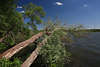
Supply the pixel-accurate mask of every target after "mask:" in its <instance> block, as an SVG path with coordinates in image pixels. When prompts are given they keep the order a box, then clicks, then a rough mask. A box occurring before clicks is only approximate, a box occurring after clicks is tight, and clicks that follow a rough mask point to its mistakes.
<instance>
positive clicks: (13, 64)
mask: <svg viewBox="0 0 100 67" xmlns="http://www.w3.org/2000/svg"><path fill="white" fill-rule="evenodd" d="M0 67H21V61H20V60H19V59H17V58H15V59H14V60H13V61H10V60H7V59H5V58H3V59H0Z"/></svg>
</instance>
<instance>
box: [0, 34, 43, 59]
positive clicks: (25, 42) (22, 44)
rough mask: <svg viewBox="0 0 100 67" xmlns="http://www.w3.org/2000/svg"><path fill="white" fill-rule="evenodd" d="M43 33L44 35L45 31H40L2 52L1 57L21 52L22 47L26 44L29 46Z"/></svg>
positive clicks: (8, 56) (9, 56)
mask: <svg viewBox="0 0 100 67" xmlns="http://www.w3.org/2000/svg"><path fill="white" fill-rule="evenodd" d="M42 35H43V32H40V33H38V34H36V35H34V36H32V37H31V38H30V39H28V40H26V41H23V42H21V43H19V44H17V45H15V46H14V47H12V48H10V49H8V50H7V51H5V52H4V53H3V54H1V55H0V58H3V57H4V58H6V59H9V58H11V57H12V56H13V55H14V54H15V53H17V52H19V51H20V50H21V49H23V48H25V47H26V46H28V45H29V44H31V43H33V42H34V41H35V40H36V39H38V38H39V37H41V36H42Z"/></svg>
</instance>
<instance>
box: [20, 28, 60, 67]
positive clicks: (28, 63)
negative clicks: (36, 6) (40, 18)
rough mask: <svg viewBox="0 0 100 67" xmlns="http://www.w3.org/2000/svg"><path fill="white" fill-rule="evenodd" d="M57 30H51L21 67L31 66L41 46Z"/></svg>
mask: <svg viewBox="0 0 100 67" xmlns="http://www.w3.org/2000/svg"><path fill="white" fill-rule="evenodd" d="M58 29H59V28H56V29H55V30H53V31H52V32H51V34H50V35H49V36H48V37H47V38H45V39H44V40H43V41H42V42H41V43H39V44H38V47H37V48H36V49H35V50H34V51H33V52H32V54H31V55H30V56H29V57H28V58H27V59H26V60H25V61H24V63H23V64H22V65H21V67H30V66H31V64H32V63H33V62H34V61H35V59H36V58H37V56H38V54H39V51H40V49H41V47H42V45H45V43H46V42H47V40H48V38H50V37H51V36H52V34H53V33H54V32H55V31H56V30H58Z"/></svg>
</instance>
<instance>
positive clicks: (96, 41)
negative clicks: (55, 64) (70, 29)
mask: <svg viewBox="0 0 100 67" xmlns="http://www.w3.org/2000/svg"><path fill="white" fill-rule="evenodd" d="M70 51H71V52H72V58H73V60H72V63H71V64H70V65H69V67H100V32H94V33H91V34H90V35H89V36H88V37H87V38H81V39H78V40H76V41H75V43H74V44H72V45H71V49H70Z"/></svg>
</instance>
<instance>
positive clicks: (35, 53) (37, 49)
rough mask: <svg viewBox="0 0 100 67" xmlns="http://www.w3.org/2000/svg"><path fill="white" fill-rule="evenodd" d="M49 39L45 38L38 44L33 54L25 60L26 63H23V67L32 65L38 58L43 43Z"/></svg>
mask: <svg viewBox="0 0 100 67" xmlns="http://www.w3.org/2000/svg"><path fill="white" fill-rule="evenodd" d="M46 41H47V39H45V40H43V41H42V42H41V43H39V44H38V47H37V48H36V49H35V50H34V51H33V52H32V54H31V55H30V56H29V57H28V58H27V59H26V60H25V61H24V63H23V64H22V65H21V67H30V66H31V64H32V63H33V62H34V61H35V59H36V58H37V56H38V54H39V51H40V49H41V47H42V45H43V44H44V43H45V42H46Z"/></svg>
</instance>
